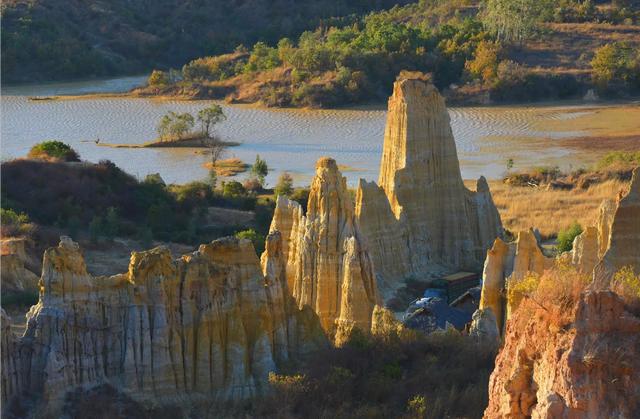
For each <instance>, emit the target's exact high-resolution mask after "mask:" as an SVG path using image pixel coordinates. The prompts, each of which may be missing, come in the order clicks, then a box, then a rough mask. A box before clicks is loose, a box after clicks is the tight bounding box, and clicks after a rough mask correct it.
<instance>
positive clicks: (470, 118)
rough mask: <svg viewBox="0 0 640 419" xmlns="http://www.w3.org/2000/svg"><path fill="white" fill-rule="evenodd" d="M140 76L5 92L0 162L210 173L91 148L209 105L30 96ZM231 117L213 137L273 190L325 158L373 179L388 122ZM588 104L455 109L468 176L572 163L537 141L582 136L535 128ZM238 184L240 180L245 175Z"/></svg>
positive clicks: (308, 113) (193, 159)
mask: <svg viewBox="0 0 640 419" xmlns="http://www.w3.org/2000/svg"><path fill="white" fill-rule="evenodd" d="M143 80H144V78H141V77H127V78H119V79H111V80H102V81H95V80H94V81H88V82H73V83H56V84H40V85H31V86H12V87H3V89H2V100H1V111H2V118H1V122H2V126H1V131H0V132H1V140H2V149H1V156H2V159H3V160H6V159H10V158H15V157H21V156H24V155H25V154H26V153H27V152H28V151H29V149H30V148H31V146H32V145H34V144H35V143H38V142H40V141H43V140H47V139H57V140H61V141H64V142H66V143H68V144H70V145H71V146H72V147H73V148H75V149H76V150H77V151H78V152H79V153H80V155H81V157H82V158H83V159H85V160H89V161H93V162H97V161H99V160H101V159H109V160H112V161H113V162H114V163H116V164H117V165H118V166H119V167H121V168H122V169H124V170H125V171H127V172H129V173H131V174H134V175H136V176H138V177H140V178H143V177H144V176H145V175H147V174H149V173H160V175H161V176H162V178H163V179H164V180H165V181H166V182H171V183H184V182H188V181H191V180H195V179H202V178H204V177H205V176H206V169H204V167H203V163H205V162H206V161H207V159H206V156H203V155H200V154H196V153H195V151H196V150H194V149H186V148H185V149H170V150H169V149H148V148H146V149H123V148H107V147H99V146H97V145H96V144H95V143H94V140H95V139H96V138H100V140H101V142H103V143H128V144H138V143H143V142H146V141H149V140H151V139H153V138H155V137H156V131H155V129H156V125H157V122H158V120H159V119H160V117H161V116H162V115H163V114H165V113H166V112H167V111H169V110H173V111H177V112H192V113H194V114H195V113H196V112H197V111H198V110H199V109H201V108H203V107H205V106H206V105H207V103H208V102H206V101H158V100H152V99H137V98H88V99H77V100H40V101H34V100H30V99H29V97H30V96H49V95H63V94H82V93H98V92H120V91H126V90H128V89H130V88H132V87H134V86H136V85H139V84H140V83H141V82H142V81H143ZM222 106H223V108H224V111H225V113H226V114H227V116H228V119H227V121H225V122H224V123H222V124H221V125H220V126H219V127H218V129H217V131H218V133H219V134H221V135H222V136H223V137H224V138H225V139H228V140H231V141H238V142H240V143H241V145H240V146H238V147H233V148H230V149H229V151H228V153H227V155H226V157H238V158H240V159H242V160H244V161H246V162H248V163H251V162H253V160H254V159H255V156H256V154H259V155H260V156H261V157H262V158H263V159H265V160H266V161H267V163H268V164H269V167H270V169H272V171H271V172H270V174H269V177H268V178H267V183H268V184H269V185H273V184H274V183H275V181H276V179H277V177H278V176H279V174H280V173H281V172H282V171H285V170H286V171H289V172H290V173H291V174H292V175H293V176H294V179H295V180H296V183H297V184H299V185H304V184H307V183H308V182H309V180H310V178H311V177H312V175H313V172H314V163H315V161H316V160H317V159H318V157H321V156H331V157H334V158H335V159H336V160H337V161H338V163H339V164H340V165H344V166H345V167H346V168H345V170H344V171H343V174H344V175H345V176H347V178H348V181H349V184H351V185H354V184H355V183H356V182H357V180H358V178H361V177H362V178H365V179H367V180H377V177H378V166H379V163H380V153H381V149H382V141H383V131H384V123H385V114H386V112H385V111H384V110H375V109H373V110H372V109H361V110H290V109H286V110H283V109H257V108H250V107H242V106H228V105H224V104H223V105H222ZM585 109H586V108H585V107H583V106H555V107H549V106H545V107H523V106H506V107H465V108H456V107H453V108H450V111H449V113H450V115H451V123H452V127H453V132H454V136H455V139H456V145H457V148H458V154H459V157H460V160H461V165H462V174H463V177H464V178H465V179H469V178H477V177H478V176H480V175H485V176H486V177H488V178H497V177H499V176H500V175H501V174H502V173H503V171H504V170H505V162H506V160H507V159H508V158H513V159H514V161H515V162H516V168H517V167H523V168H524V167H529V166H532V165H543V164H555V163H558V162H564V163H565V164H568V163H567V162H570V161H571V156H572V152H571V151H570V150H566V149H563V148H561V147H556V146H554V145H553V144H551V145H548V146H546V147H544V148H541V147H540V146H539V143H538V142H537V141H534V139H540V138H547V139H551V140H552V139H554V138H561V137H565V136H575V135H579V134H580V133H578V132H565V131H558V132H547V131H539V130H536V129H534V128H533V126H534V125H537V126H540V124H539V123H540V121H544V120H545V119H558V118H560V119H570V118H573V117H577V116H580V115H583V114H584V113H585V112H589V111H588V110H585ZM239 178H240V179H242V178H244V175H240V176H239Z"/></svg>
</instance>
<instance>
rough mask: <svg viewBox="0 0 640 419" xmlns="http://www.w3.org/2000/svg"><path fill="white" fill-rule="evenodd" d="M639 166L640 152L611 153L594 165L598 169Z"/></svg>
mask: <svg viewBox="0 0 640 419" xmlns="http://www.w3.org/2000/svg"><path fill="white" fill-rule="evenodd" d="M635 166H640V151H611V152H609V153H607V154H605V155H604V156H603V157H602V158H601V159H600V160H599V161H598V163H597V164H596V167H597V168H598V169H609V168H630V167H635Z"/></svg>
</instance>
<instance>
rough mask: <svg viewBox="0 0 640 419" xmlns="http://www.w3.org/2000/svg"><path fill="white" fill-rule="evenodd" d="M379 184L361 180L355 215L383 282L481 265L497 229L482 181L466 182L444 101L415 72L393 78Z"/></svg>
mask: <svg viewBox="0 0 640 419" xmlns="http://www.w3.org/2000/svg"><path fill="white" fill-rule="evenodd" d="M378 185H379V186H378ZM378 185H376V184H374V183H368V182H363V181H361V182H360V184H359V187H358V191H357V195H356V198H357V200H356V214H357V216H358V220H359V222H360V225H361V227H362V231H363V233H364V235H365V237H366V239H367V242H368V244H369V248H370V251H371V254H372V256H373V259H374V262H375V264H376V266H377V267H380V268H379V271H378V272H379V274H380V275H381V276H382V277H383V279H384V280H387V281H389V280H391V281H394V280H397V279H398V278H399V277H400V278H401V277H403V276H409V275H417V276H419V275H420V274H421V273H424V272H427V271H428V270H429V267H430V265H431V264H434V263H435V264H442V265H445V266H450V267H454V268H479V267H480V266H482V262H483V261H484V257H485V254H486V251H487V249H489V248H490V247H491V245H492V244H493V241H494V240H495V238H496V237H499V236H501V235H502V224H501V221H500V216H499V214H498V211H497V209H496V207H495V205H494V204H493V200H492V198H491V193H490V191H489V187H488V185H487V182H486V180H485V179H484V178H480V179H479V180H478V185H477V191H476V192H472V191H470V190H468V189H467V188H466V187H465V186H464V184H463V182H462V177H461V175H460V165H459V162H458V156H457V151H456V145H455V142H454V139H453V134H452V131H451V125H450V120H449V114H448V113H447V109H446V106H445V103H444V99H443V98H442V96H441V95H440V94H439V93H438V90H437V89H436V88H435V87H434V86H433V85H432V84H430V83H428V82H426V81H424V80H423V79H422V77H421V76H408V77H407V76H404V77H400V78H399V79H398V80H397V81H396V82H395V84H394V89H393V94H392V96H391V97H390V98H389V104H388V114H387V123H386V127H385V135H384V147H383V152H382V159H381V163H380V177H379V180H378Z"/></svg>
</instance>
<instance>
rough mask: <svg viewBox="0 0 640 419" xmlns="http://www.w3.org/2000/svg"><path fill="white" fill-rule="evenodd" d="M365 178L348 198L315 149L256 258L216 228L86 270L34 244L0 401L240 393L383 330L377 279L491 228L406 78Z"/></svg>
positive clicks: (459, 248) (431, 105)
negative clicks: (69, 395)
mask: <svg viewBox="0 0 640 419" xmlns="http://www.w3.org/2000/svg"><path fill="white" fill-rule="evenodd" d="M380 185H381V186H380V187H378V186H377V185H375V183H367V182H364V181H361V182H360V185H359V188H358V191H357V200H356V204H355V205H354V203H353V202H352V198H351V196H350V195H349V193H348V191H347V187H346V180H345V178H343V177H342V175H341V173H340V171H339V170H338V166H337V164H336V162H335V160H333V159H331V158H321V159H320V160H318V163H317V165H316V176H315V177H314V179H313V181H312V185H311V190H310V195H309V200H308V207H307V209H306V212H305V211H303V209H302V208H301V207H300V205H299V204H297V203H296V202H293V201H289V200H287V199H286V198H284V197H280V198H279V199H278V201H277V206H276V209H275V214H274V218H273V221H272V224H271V229H270V234H269V236H268V237H267V242H266V246H265V247H266V250H265V252H264V254H263V255H262V258H261V263H260V262H259V261H258V259H257V257H256V256H255V253H254V250H253V247H252V246H251V245H250V244H249V242H247V241H238V240H235V239H220V240H216V241H214V242H212V243H211V244H207V245H202V246H200V248H199V250H198V251H196V252H194V253H193V254H190V255H185V256H183V257H181V258H179V259H177V260H172V257H171V255H170V253H169V251H168V250H166V249H164V248H157V249H153V250H150V251H147V252H140V253H134V254H133V255H132V257H131V262H130V266H129V271H128V272H127V273H124V274H119V275H115V276H111V277H92V276H91V275H89V274H88V273H87V271H86V267H85V263H84V260H83V258H82V255H81V252H80V249H79V248H78V246H77V244H75V243H74V242H72V241H71V240H70V239H64V240H62V241H61V243H60V245H59V247H57V248H53V249H49V250H47V251H46V252H45V256H44V262H43V271H42V277H41V279H40V301H39V302H38V304H37V305H36V306H34V307H32V309H31V310H30V312H29V313H28V316H27V317H28V323H27V330H26V332H25V335H24V336H23V337H22V338H20V339H15V338H13V336H6V338H3V340H2V345H3V347H2V357H3V358H2V363H3V370H2V380H3V394H2V397H3V401H7V400H9V399H11V398H12V397H14V396H15V395H18V394H21V393H24V392H29V393H32V394H42V395H44V398H45V400H51V401H54V400H59V399H60V398H61V397H62V396H63V395H64V393H65V392H66V391H68V390H70V389H72V388H74V387H77V386H84V387H87V386H92V385H96V384H99V383H109V384H112V385H114V386H115V387H117V388H118V389H119V390H122V391H124V392H125V393H127V394H128V395H130V396H132V397H134V398H136V399H142V400H144V399H147V398H152V399H155V400H156V401H158V400H159V397H160V398H161V400H162V402H163V403H169V402H171V401H172V400H174V399H182V400H184V399H187V400H191V401H197V400H200V399H208V400H218V401H225V400H232V399H239V398H245V397H249V396H252V395H253V394H255V393H257V392H259V391H260V387H261V386H262V385H264V384H265V382H266V377H267V374H268V372H269V371H272V370H277V369H278V367H279V366H280V365H281V364H282V363H283V362H286V361H287V360H288V359H293V358H296V357H300V356H302V355H304V354H305V353H306V352H308V351H309V350H312V349H313V348H317V347H318V346H321V345H324V344H326V343H327V342H332V343H333V344H335V345H338V346H339V345H342V344H343V343H344V342H345V341H346V340H347V339H348V338H349V336H350V335H351V333H352V332H353V331H354V330H355V329H360V330H362V331H364V332H372V333H376V332H379V331H385V330H389V329H397V328H398V327H399V326H398V324H397V323H396V322H395V321H394V319H393V315H392V314H391V313H390V312H389V311H388V310H386V309H384V308H383V307H381V306H380V305H379V304H380V303H381V296H380V293H379V291H378V282H381V283H382V284H384V285H385V286H387V287H389V288H394V286H398V285H399V284H401V283H402V280H403V279H404V278H405V277H407V276H415V275H420V274H422V273H424V272H425V271H426V270H427V269H428V268H429V266H430V265H431V264H442V265H446V266H448V267H456V268H460V267H467V266H472V265H474V266H475V265H479V264H481V262H482V257H483V254H484V252H485V251H486V249H487V248H488V247H489V245H490V244H491V243H492V242H493V240H494V239H495V238H496V237H499V236H501V234H502V228H501V223H500V218H499V216H498V213H497V210H496V208H495V206H494V205H493V202H492V200H491V195H490V193H489V190H488V187H487V184H486V181H485V180H484V179H480V180H479V181H478V191H477V192H471V191H469V190H467V189H466V188H465V187H464V185H463V183H462V178H461V176H460V168H459V164H458V160H457V154H456V147H455V143H454V141H453V136H452V133H451V127H450V125H449V116H448V114H447V111H446V108H445V106H444V100H443V99H442V97H441V96H440V95H439V93H438V92H437V90H436V89H435V88H434V87H433V86H431V85H430V84H428V83H426V82H424V81H423V80H422V79H421V78H420V77H404V78H401V79H399V80H398V81H397V82H396V84H395V86H394V93H393V96H392V97H391V98H390V100H389V117H388V121H387V129H386V132H385V140H384V152H383V157H382V167H381V176H380ZM7 321H8V319H5V318H4V317H3V327H5V325H6V324H7Z"/></svg>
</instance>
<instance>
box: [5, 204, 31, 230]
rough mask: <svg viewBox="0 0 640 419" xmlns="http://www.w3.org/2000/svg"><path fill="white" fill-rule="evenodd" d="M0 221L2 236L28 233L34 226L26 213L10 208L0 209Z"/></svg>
mask: <svg viewBox="0 0 640 419" xmlns="http://www.w3.org/2000/svg"><path fill="white" fill-rule="evenodd" d="M0 223H1V224H2V236H5V237H11V236H20V235H28V234H29V233H30V232H31V231H32V229H33V227H34V226H33V224H31V223H30V221H29V216H28V215H27V214H25V213H23V212H16V211H14V210H12V209H10V208H6V209H5V208H2V209H0Z"/></svg>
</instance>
